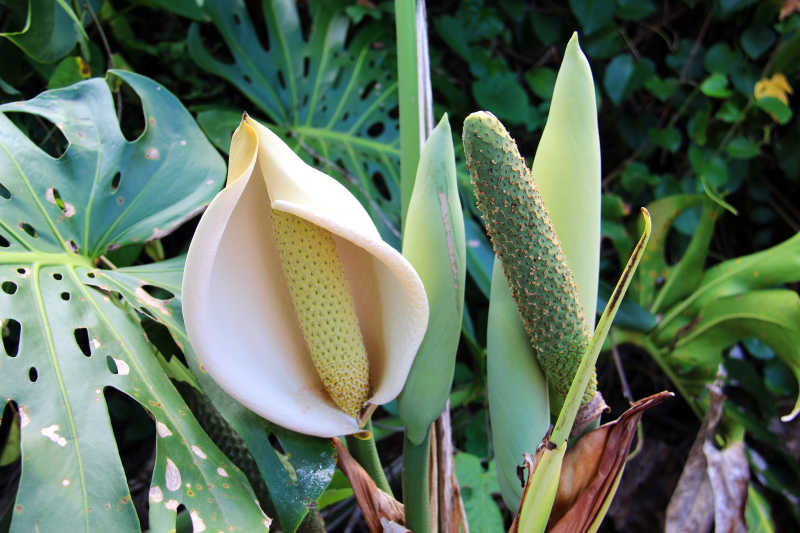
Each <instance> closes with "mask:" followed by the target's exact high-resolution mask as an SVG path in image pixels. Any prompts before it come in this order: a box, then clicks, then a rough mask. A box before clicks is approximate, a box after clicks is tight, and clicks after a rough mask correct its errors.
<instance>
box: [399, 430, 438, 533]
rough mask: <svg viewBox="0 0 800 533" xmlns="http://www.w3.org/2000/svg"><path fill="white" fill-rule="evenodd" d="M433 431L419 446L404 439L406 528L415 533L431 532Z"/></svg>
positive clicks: (428, 433)
mask: <svg viewBox="0 0 800 533" xmlns="http://www.w3.org/2000/svg"><path fill="white" fill-rule="evenodd" d="M430 456H431V431H430V429H428V432H427V433H426V435H425V438H424V439H423V440H422V442H420V443H419V444H413V443H412V442H411V441H409V440H408V439H407V438H403V505H405V511H406V527H407V528H408V529H410V530H411V531H413V532H414V533H428V532H429V531H431V507H430V500H431V498H430V479H429V476H430Z"/></svg>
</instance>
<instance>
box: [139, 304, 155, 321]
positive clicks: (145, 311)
mask: <svg viewBox="0 0 800 533" xmlns="http://www.w3.org/2000/svg"><path fill="white" fill-rule="evenodd" d="M138 309H139V312H140V313H142V314H143V315H145V316H146V317H147V318H151V319H153V320H157V319H156V317H155V315H153V313H151V312H150V310H149V309H148V308H146V307H144V306H143V305H140V306H139V307H138Z"/></svg>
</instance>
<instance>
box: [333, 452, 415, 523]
mask: <svg viewBox="0 0 800 533" xmlns="http://www.w3.org/2000/svg"><path fill="white" fill-rule="evenodd" d="M333 444H334V445H335V446H336V452H337V454H338V455H339V468H340V469H341V470H342V472H343V473H344V475H345V476H347V479H348V480H349V481H350V486H351V487H352V488H353V494H354V495H355V497H356V501H357V502H358V506H359V507H360V508H361V514H363V515H364V521H365V522H366V523H367V527H368V528H369V530H370V533H382V532H383V531H384V530H385V529H386V528H385V527H384V523H386V524H390V523H392V522H394V523H395V524H396V525H405V523H406V521H405V511H404V509H403V504H402V503H400V502H398V501H397V500H395V499H394V498H392V497H391V496H390V495H388V494H386V493H385V492H383V491H382V490H381V489H379V488H378V486H377V485H375V482H374V481H372V478H371V477H369V474H367V471H366V470H364V468H362V466H361V465H360V464H358V461H356V460H355V459H353V456H352V455H350V452H349V451H347V448H346V447H345V445H344V444H342V441H341V440H339V439H337V438H334V439H333ZM388 531H402V530H398V529H396V528H395V529H388Z"/></svg>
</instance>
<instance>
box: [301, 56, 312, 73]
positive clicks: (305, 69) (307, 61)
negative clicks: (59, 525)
mask: <svg viewBox="0 0 800 533" xmlns="http://www.w3.org/2000/svg"><path fill="white" fill-rule="evenodd" d="M310 68H311V59H310V58H309V57H308V56H306V57H304V58H303V77H304V78H308V71H309V69H310Z"/></svg>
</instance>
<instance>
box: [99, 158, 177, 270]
mask: <svg viewBox="0 0 800 533" xmlns="http://www.w3.org/2000/svg"><path fill="white" fill-rule="evenodd" d="M171 148H172V147H171V146H170V149H171ZM165 166H166V165H165V164H161V165H159V167H158V168H157V169H156V171H155V172H153V173H152V174H151V175H150V177H149V178H148V180H147V182H146V183H145V184H144V186H143V187H142V188H141V189H140V190H139V192H138V193H137V194H136V196H134V197H133V200H131V202H130V203H129V204H128V206H127V207H126V208H125V209H123V210H122V213H120V214H119V216H118V217H117V218H116V219H114V222H113V223H112V224H111V225H110V226H109V227H108V229H107V230H106V232H105V233H104V234H103V235H102V237H100V240H98V241H97V245H96V246H95V247H94V249H93V250H92V251H91V253H90V254H89V255H90V257H95V255H96V254H98V253H100V251H102V250H103V247H104V246H105V245H106V243H107V242H108V240H109V237H110V236H111V235H112V233H113V232H114V230H115V229H116V227H117V226H118V225H119V223H120V222H122V220H123V219H124V218H125V216H126V215H127V214H128V211H130V210H131V209H133V207H134V206H135V205H136V204H137V203H138V202H139V199H140V198H141V197H142V195H143V194H144V193H145V192H146V191H147V189H148V188H149V187H150V185H152V184H153V181H154V180H155V179H156V177H157V176H159V174H160V173H161V169H163V168H164V167H165Z"/></svg>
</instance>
